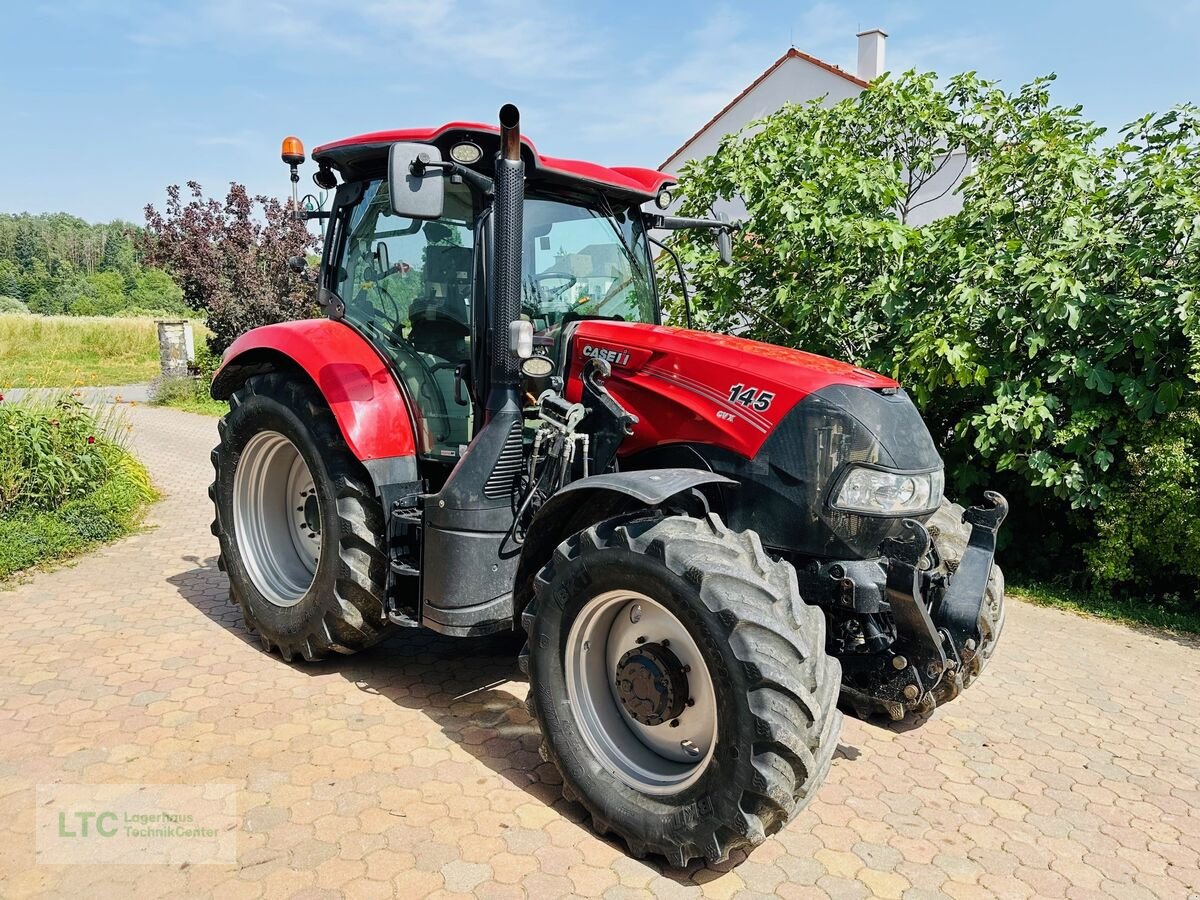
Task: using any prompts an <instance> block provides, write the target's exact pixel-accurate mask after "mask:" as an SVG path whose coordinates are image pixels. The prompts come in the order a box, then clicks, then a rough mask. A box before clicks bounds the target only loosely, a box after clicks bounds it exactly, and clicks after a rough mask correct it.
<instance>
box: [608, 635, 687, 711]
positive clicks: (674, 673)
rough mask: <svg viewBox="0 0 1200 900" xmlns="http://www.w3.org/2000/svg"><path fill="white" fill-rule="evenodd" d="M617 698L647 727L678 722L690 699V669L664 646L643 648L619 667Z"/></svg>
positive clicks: (634, 652)
mask: <svg viewBox="0 0 1200 900" xmlns="http://www.w3.org/2000/svg"><path fill="white" fill-rule="evenodd" d="M616 683H617V696H618V697H620V699H621V704H622V706H624V707H625V711H626V712H627V713H629V715H631V716H632V717H633V718H634V719H635V720H636V721H638V722H641V723H642V724H643V725H661V724H662V723H663V722H667V721H670V720H673V719H677V718H678V717H679V715H680V714H681V713H682V712H683V710H684V707H685V706H686V704H687V699H688V679H687V667H686V666H684V664H683V663H681V662H680V661H679V658H678V657H677V656H676V655H675V654H674V653H672V652H671V651H670V650H669V649H668V648H667V647H666V646H664V645H663V644H640V645H639V646H637V647H634V648H633V649H632V650H629V651H628V652H627V653H625V655H623V656H622V657H621V660H620V662H619V663H617V678H616Z"/></svg>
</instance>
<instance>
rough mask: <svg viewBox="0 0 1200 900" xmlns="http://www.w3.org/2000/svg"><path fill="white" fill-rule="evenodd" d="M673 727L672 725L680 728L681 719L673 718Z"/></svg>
mask: <svg viewBox="0 0 1200 900" xmlns="http://www.w3.org/2000/svg"><path fill="white" fill-rule="evenodd" d="M671 727H672V728H678V727H679V720H678V719H672V720H671Z"/></svg>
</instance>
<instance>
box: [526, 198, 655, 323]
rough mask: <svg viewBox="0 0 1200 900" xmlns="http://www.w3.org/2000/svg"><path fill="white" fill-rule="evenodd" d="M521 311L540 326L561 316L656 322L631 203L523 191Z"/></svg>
mask: <svg viewBox="0 0 1200 900" xmlns="http://www.w3.org/2000/svg"><path fill="white" fill-rule="evenodd" d="M524 220H525V234H524V239H525V246H524V253H523V254H522V260H523V265H524V268H523V272H522V283H523V308H522V312H523V314H524V315H525V316H527V317H528V318H529V319H530V320H532V322H533V325H534V329H535V330H536V331H539V332H545V331H549V330H552V329H556V328H557V326H559V325H561V324H563V322H564V320H565V319H566V317H568V316H570V317H571V318H605V319H616V320H618V321H623V322H651V323H652V322H655V321H656V312H657V310H656V309H655V303H654V288H653V285H652V283H651V281H650V257H649V253H648V251H647V244H646V233H645V231H644V229H643V228H642V223H641V217H640V216H639V215H638V211H637V210H636V209H634V210H617V211H614V210H612V209H604V210H600V209H593V208H590V207H586V206H578V205H575V204H570V203H563V202H559V201H557V200H544V199H540V198H537V197H527V198H526V200H525V215H524Z"/></svg>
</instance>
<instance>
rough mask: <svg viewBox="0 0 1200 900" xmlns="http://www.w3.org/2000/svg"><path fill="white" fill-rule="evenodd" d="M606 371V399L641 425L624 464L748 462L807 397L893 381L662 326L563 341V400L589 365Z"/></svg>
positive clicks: (581, 332) (604, 330) (612, 325)
mask: <svg viewBox="0 0 1200 900" xmlns="http://www.w3.org/2000/svg"><path fill="white" fill-rule="evenodd" d="M592 357H600V358H602V359H605V360H607V361H608V362H609V363H610V364H611V365H612V372H613V374H612V378H611V379H610V380H609V390H610V391H611V392H612V394H613V396H614V397H616V399H617V400H618V401H619V402H620V403H621V405H622V406H624V407H625V408H626V409H628V410H629V411H630V412H632V413H633V414H634V415H636V416H637V417H638V420H639V421H638V424H637V425H636V426H634V432H633V435H632V436H631V437H629V438H627V439H626V440H625V442H624V444H622V447H621V455H622V456H626V455H630V454H633V453H637V452H640V451H642V450H647V449H650V448H653V447H659V446H663V445H666V444H678V443H697V444H706V445H710V446H717V447H721V448H724V449H727V450H729V451H731V452H734V453H737V454H739V455H742V456H745V457H747V458H749V457H753V456H754V455H755V454H756V453H757V452H758V450H759V448H760V447H762V445H763V443H764V442H765V441H766V440H767V438H768V437H769V436H770V435H771V434H772V433H773V432H774V431H775V429H776V427H777V426H778V425H779V423H780V422H782V421H783V420H784V418H785V417H786V416H787V415H788V413H789V412H791V411H792V409H793V408H794V407H795V406H796V404H798V403H799V402H800V401H801V400H803V399H804V398H805V397H807V396H809V395H810V394H812V393H814V392H816V391H819V390H821V389H822V388H826V387H829V386H830V385H847V386H852V387H858V388H866V389H875V390H880V389H895V388H898V387H899V385H898V384H897V382H895V381H893V380H892V379H891V378H887V377H885V376H883V375H879V374H878V373H875V372H870V371H868V370H866V369H861V368H858V367H857V366H852V365H849V364H847V363H843V362H838V361H836V360H832V359H828V358H826V357H823V356H816V355H814V354H812V353H804V352H802V351H800V350H790V349H788V348H785V347H776V346H773V345H771V344H762V343H759V342H758V341H750V340H746V339H744V338H738V337H732V336H730V335H720V334H709V333H707V332H701V331H689V330H687V329H683V328H672V327H669V326H666V325H641V324H635V323H631V322H611V321H602V320H586V321H583V322H580V323H578V325H576V326H575V328H574V331H573V332H572V334H571V336H570V347H569V350H568V364H567V376H568V380H567V396H568V398H569V399H571V400H574V401H577V400H579V399H580V396H581V394H582V386H581V384H580V382H579V373H580V371H581V370H582V368H583V366H584V364H585V363H586V362H587V361H588V359H589V358H592Z"/></svg>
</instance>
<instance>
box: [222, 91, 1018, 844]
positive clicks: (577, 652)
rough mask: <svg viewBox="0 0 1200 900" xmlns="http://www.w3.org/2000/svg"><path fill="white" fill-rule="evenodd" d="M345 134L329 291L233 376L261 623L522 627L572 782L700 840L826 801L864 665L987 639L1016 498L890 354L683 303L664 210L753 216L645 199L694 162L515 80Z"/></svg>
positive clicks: (597, 804) (767, 829)
mask: <svg viewBox="0 0 1200 900" xmlns="http://www.w3.org/2000/svg"><path fill="white" fill-rule="evenodd" d="M293 141H294V139H293ZM284 158H285V161H288V162H290V163H291V164H292V166H293V169H292V171H293V183H294V182H295V172H296V169H295V166H296V164H297V163H299V162H302V161H303V151H302V150H301V149H300V147H299V143H298V142H294V143H292V144H290V145H289V144H287V143H285V154H284ZM313 158H314V160H315V162H316V163H317V165H318V171H317V173H316V175H315V176H314V180H315V181H316V182H317V184H318V185H320V186H321V187H323V188H326V189H330V190H332V189H334V188H336V191H335V193H334V195H333V201H332V207H331V210H330V211H329V212H328V213H316V214H315V215H318V216H320V217H322V218H325V219H327V225H326V231H325V241H324V251H323V256H322V261H321V269H320V273H319V275H317V276H316V278H315V280H316V282H317V290H318V296H319V301H320V303H321V305H322V306H323V307H324V309H325V310H326V311H327V313H328V317H327V318H323V319H314V320H309V321H298V322H288V323H286V324H281V325H272V326H268V327H265V328H259V329H256V330H254V331H251V332H249V333H248V334H246V335H243V336H242V337H241V338H239V339H238V340H237V341H236V342H235V343H234V344H233V346H232V347H230V349H229V351H228V352H227V353H226V355H225V359H224V363H223V365H222V368H221V369H220V371H219V373H218V374H217V376H216V379H215V381H214V382H213V396H214V397H216V398H218V399H222V400H228V402H229V405H230V410H229V414H228V415H227V416H225V417H224V418H223V419H222V420H221V424H220V436H221V442H220V445H219V446H218V447H217V448H216V449H215V450H214V451H213V464H214V466H215V467H216V481H215V483H214V484H213V487H212V489H211V494H212V498H213V501H214V503H215V505H216V521H215V523H214V525H213V530H214V533H215V534H216V535H217V536H218V537H219V539H220V544H221V566H222V568H223V569H224V570H225V571H226V572H227V573H228V575H229V581H230V587H231V593H232V596H233V598H234V600H235V601H236V602H237V603H238V605H239V606H240V607H241V609H242V612H243V614H244V616H245V619H246V623H247V625H248V626H249V627H250V628H251V629H253V630H254V631H255V632H257V633H258V634H259V636H260V637H261V640H262V643H263V646H264V647H266V648H267V649H268V650H270V649H277V650H278V651H279V652H280V653H281V654H282V655H283V658H284V659H285V660H292V659H295V658H297V657H299V658H302V659H304V660H315V659H320V658H321V657H324V656H327V655H329V654H331V653H354V652H356V651H358V650H362V649H364V648H366V647H369V646H371V645H372V644H374V643H376V642H377V641H379V640H380V638H382V637H383V636H384V635H385V634H387V633H388V632H389V631H390V630H392V629H394V628H405V627H407V628H417V627H423V628H430V629H433V630H434V631H437V632H440V633H442V634H446V635H461V636H466V635H486V634H493V633H498V632H508V631H517V632H523V633H524V634H525V635H526V636H527V640H526V643H525V649H524V650H523V651H522V653H521V656H520V666H521V668H522V669H523V670H524V671H525V672H526V673H527V674H528V677H529V709H530V712H531V713H532V715H533V717H534V718H535V719H536V720H537V722H538V724H539V726H540V727H541V730H542V734H543V736H544V740H543V747H542V750H543V754H544V755H545V757H546V758H547V759H548V760H550V761H552V762H553V763H554V764H555V765H556V766H557V767H558V770H559V772H560V773H561V774H562V781H563V791H564V794H565V795H566V796H567V797H569V798H571V799H575V800H578V801H579V802H580V803H581V804H583V806H584V807H586V809H587V811H588V813H590V815H591V819H592V824H593V826H594V827H595V828H596V829H597V830H598V831H600V832H601V833H605V832H608V833H614V834H617V835H619V836H620V837H621V838H623V839H624V841H625V842H626V843H627V845H628V847H629V849H630V851H631V852H632V853H634V854H637V855H640V854H644V853H657V854H662V855H664V856H666V857H667V858H668V859H669V860H670V861H672V862H674V863H676V864H680V865H683V864H686V863H687V862H688V861H689V860H690V859H692V858H694V857H704V858H706V859H708V860H710V861H717V860H722V859H724V858H726V856H727V855H728V853H729V851H730V850H731V849H733V848H738V847H743V848H747V847H752V846H754V845H756V844H758V843H759V842H761V841H762V840H763V839H764V838H765V837H766V835H768V834H771V833H772V832H774V831H776V830H777V829H779V828H780V827H781V826H782V825H783V824H784V823H785V822H786V821H787V820H788V819H789V818H791V817H792V816H793V815H795V813H796V812H797V810H799V809H800V808H802V807H803V806H804V805H805V803H806V802H807V801H808V800H809V799H810V798H811V797H812V795H813V792H814V791H815V790H816V788H817V786H818V785H819V784H820V782H821V780H822V779H823V777H824V776H825V773H826V772H827V770H828V768H829V763H830V759H831V757H832V756H833V753H834V749H835V747H836V745H837V736H838V728H839V725H840V722H841V715H840V713H839V712H838V709H837V707H838V704H839V697H840V701H841V704H842V705H843V706H844V707H846V708H847V709H849V710H850V711H852V712H855V713H857V714H859V715H863V716H866V715H870V714H877V713H883V714H886V715H888V716H890V717H891V718H892V719H900V718H902V717H904V716H906V715H909V714H916V715H921V714H925V713H927V712H929V711H930V710H932V709H933V708H934V707H935V706H936V705H938V704H941V703H945V702H946V701H948V700H951V699H953V698H954V697H955V696H956V695H957V694H958V693H959V692H960V691H961V690H962V689H963V688H964V687H966V686H967V685H968V684H970V683H971V681H972V680H973V679H974V678H975V677H976V676H977V675H978V674H979V673H980V671H981V670H982V669H983V667H984V666H985V665H986V664H987V661H988V659H989V657H990V655H991V653H992V651H993V649H994V648H995V645H996V641H997V639H998V638H999V636H1000V631H1001V628H1002V625H1003V621H1004V582H1003V576H1002V575H1001V573H1000V570H999V568H998V567H996V566H995V565H993V555H994V551H995V545H996V532H997V529H998V528H999V526H1000V524H1001V522H1002V521H1003V519H1004V515H1005V512H1006V508H1007V505H1006V503H1005V501H1004V500H1003V498H1002V497H1000V496H999V495H998V494H994V493H988V494H987V495H986V496H987V499H988V503H987V504H986V505H984V506H980V507H975V508H972V509H969V510H966V511H965V512H964V510H963V509H962V508H961V507H958V506H954V505H951V504H949V503H947V502H946V501H945V500H944V499H943V497H942V488H943V466H942V461H941V458H940V457H939V456H938V452H937V448H936V447H935V445H934V442H933V440H932V438H931V437H930V435H929V432H928V430H927V429H926V427H925V425H924V424H923V422H922V421H921V418H920V416H919V414H918V412H917V410H916V408H915V407H914V405H913V403H912V401H911V400H910V399H909V397H908V396H907V395H906V394H905V392H904V391H903V389H901V387H900V386H899V385H898V384H897V383H896V382H895V381H893V380H892V379H890V378H886V377H884V376H882V375H877V374H875V373H874V372H869V371H866V370H864V369H861V368H857V367H855V366H852V365H848V364H845V363H841V362H835V361H833V360H830V359H825V358H822V357H818V356H813V355H810V354H807V353H802V352H798V351H795V350H789V349H784V348H781V347H774V346H769V345H765V344H761V343H756V342H753V341H748V340H743V339H741V338H737V337H731V336H727V335H717V334H706V333H701V332H697V331H692V330H685V329H680V328H673V327H667V326H664V325H662V324H660V315H661V313H660V308H659V300H658V294H657V290H656V283H655V266H654V254H653V253H652V251H651V244H653V243H656V242H655V240H654V238H653V236H652V233H661V232H662V231H663V230H670V229H677V228H706V229H711V230H712V231H713V232H714V234H715V235H716V237H717V241H718V245H719V247H720V248H721V252H722V255H727V253H728V250H729V245H730V241H731V239H730V233H731V231H732V230H733V227H734V226H731V225H729V224H728V223H726V222H722V221H715V220H707V219H681V218H675V217H671V216H667V215H663V214H660V213H659V212H657V211H654V212H647V211H645V209H644V207H646V208H650V209H653V208H654V203H655V201H657V206H658V207H659V208H660V209H661V208H662V207H665V206H667V204H668V203H669V193H668V189H669V188H670V186H671V184H672V179H671V177H670V176H668V175H664V174H662V173H660V172H657V171H653V170H649V169H639V168H605V167H603V166H599V165H595V164H592V163H586V162H578V161H574V160H567V159H557V158H554V157H550V156H543V155H542V154H540V153H538V152H537V150H536V149H535V148H534V146H533V144H532V143H530V142H529V141H528V140H525V139H523V138H521V136H520V134H519V131H518V114H517V110H516V108H515V107H512V106H505V107H504V108H503V109H502V110H501V111H500V126H499V127H498V128H497V127H494V126H489V125H481V124H473V123H464V122H454V123H451V124H448V125H444V126H442V127H441V128H434V129H414V130H407V131H388V132H379V133H375V134H366V135H362V136H359V137H354V138H349V139H347V140H342V141H337V142H335V143H332V144H327V145H325V146H323V147H320V148H318V149H317V150H316V151H315V153H314V154H313ZM295 267H296V268H298V269H299V268H302V267H303V261H302V260H301V261H297V262H296V264H295Z"/></svg>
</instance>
